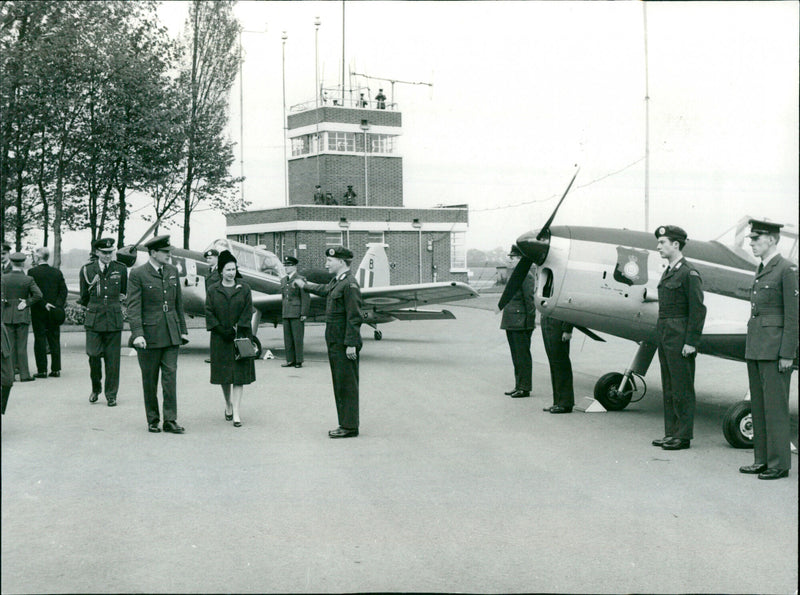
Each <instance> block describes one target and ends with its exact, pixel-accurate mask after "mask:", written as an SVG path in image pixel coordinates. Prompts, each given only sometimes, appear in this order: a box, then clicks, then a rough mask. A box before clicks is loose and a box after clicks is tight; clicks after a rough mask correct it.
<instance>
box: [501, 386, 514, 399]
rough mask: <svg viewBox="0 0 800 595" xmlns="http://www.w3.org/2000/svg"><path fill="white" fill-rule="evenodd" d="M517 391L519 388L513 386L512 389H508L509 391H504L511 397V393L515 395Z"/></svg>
mask: <svg viewBox="0 0 800 595" xmlns="http://www.w3.org/2000/svg"><path fill="white" fill-rule="evenodd" d="M515 392H517V389H516V388H512V389H511V390H507V391H506V392H504V393H503V394H504V395H507V396H509V397H510V396H511V395H513V394H514V393H515Z"/></svg>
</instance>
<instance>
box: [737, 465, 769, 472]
mask: <svg viewBox="0 0 800 595" xmlns="http://www.w3.org/2000/svg"><path fill="white" fill-rule="evenodd" d="M766 470H767V466H766V465H765V464H763V463H761V464H758V463H753V464H752V465H745V466H744V467H739V473H748V474H750V475H755V474H756V473H763V472H764V471H766Z"/></svg>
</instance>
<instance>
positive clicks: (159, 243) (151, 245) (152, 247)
mask: <svg viewBox="0 0 800 595" xmlns="http://www.w3.org/2000/svg"><path fill="white" fill-rule="evenodd" d="M144 247H145V248H147V250H148V252H153V251H156V252H168V251H170V250H172V248H173V247H172V245H171V244H170V243H169V236H168V235H165V236H156V237H154V238H152V239H150V240H148V241H147V242H145V243H144Z"/></svg>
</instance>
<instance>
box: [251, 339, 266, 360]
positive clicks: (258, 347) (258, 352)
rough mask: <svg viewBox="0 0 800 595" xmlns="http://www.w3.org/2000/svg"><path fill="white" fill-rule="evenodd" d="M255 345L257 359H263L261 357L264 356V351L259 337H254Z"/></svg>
mask: <svg viewBox="0 0 800 595" xmlns="http://www.w3.org/2000/svg"><path fill="white" fill-rule="evenodd" d="M253 343H255V344H256V359H261V356H262V355H263V354H264V350H263V349H262V348H261V341H259V340H258V337H256V336H255V335H253Z"/></svg>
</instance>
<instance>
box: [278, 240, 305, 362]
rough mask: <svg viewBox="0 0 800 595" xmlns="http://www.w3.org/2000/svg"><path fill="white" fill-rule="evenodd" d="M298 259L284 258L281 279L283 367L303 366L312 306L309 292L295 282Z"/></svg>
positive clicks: (292, 257)
mask: <svg viewBox="0 0 800 595" xmlns="http://www.w3.org/2000/svg"><path fill="white" fill-rule="evenodd" d="M297 263H298V260H297V259H296V258H295V257H294V256H287V257H286V258H284V259H283V266H284V267H285V268H286V276H285V277H283V278H282V279H281V294H282V295H283V303H282V311H281V315H282V316H283V347H284V349H285V350H286V363H285V364H281V367H282V368H290V367H292V366H294V367H295V368H302V367H303V336H304V335H305V325H306V316H308V309H309V308H310V307H311V298H310V297H309V296H308V293H306V292H305V291H303V290H302V289H300V288H299V287H298V286H297V285H295V284H294V283H293V281H294V280H295V279H297Z"/></svg>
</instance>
